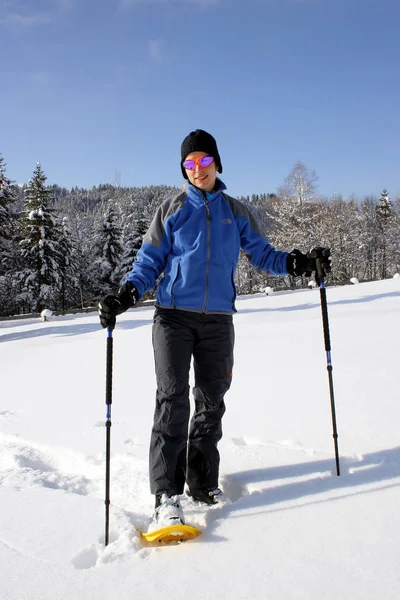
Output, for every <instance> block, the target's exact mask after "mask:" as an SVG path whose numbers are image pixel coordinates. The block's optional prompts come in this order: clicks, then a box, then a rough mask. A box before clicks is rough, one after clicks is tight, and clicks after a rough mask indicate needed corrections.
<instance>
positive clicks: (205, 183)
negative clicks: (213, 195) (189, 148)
mask: <svg viewBox="0 0 400 600" xmlns="http://www.w3.org/2000/svg"><path fill="white" fill-rule="evenodd" d="M200 156H209V155H208V154H207V153H206V152H191V153H190V154H188V155H187V156H186V157H185V160H190V159H194V158H199V157H200ZM185 171H186V175H187V176H188V179H189V181H190V183H192V184H193V185H195V186H196V187H198V188H200V189H201V190H204V191H205V192H212V190H213V189H214V186H215V180H216V178H217V167H216V164H215V160H214V162H212V163H211V165H210V166H208V167H202V166H201V165H199V164H198V163H197V164H195V167H194V169H193V170H192V171H190V170H189V169H185Z"/></svg>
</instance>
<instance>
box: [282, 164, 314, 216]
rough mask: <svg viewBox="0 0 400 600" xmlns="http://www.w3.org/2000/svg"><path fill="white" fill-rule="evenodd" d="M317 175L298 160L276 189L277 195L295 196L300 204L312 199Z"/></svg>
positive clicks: (283, 196)
mask: <svg viewBox="0 0 400 600" xmlns="http://www.w3.org/2000/svg"><path fill="white" fill-rule="evenodd" d="M317 181H318V176H317V174H316V172H315V171H314V170H310V169H308V168H307V167H306V166H305V164H304V163H302V162H301V161H300V160H299V161H297V163H296V164H295V165H294V167H293V169H292V170H291V171H290V173H289V175H288V176H287V177H286V178H285V181H284V184H283V185H282V186H281V187H280V188H279V189H278V196H280V197H282V198H295V199H296V201H297V203H298V204H299V205H300V206H302V205H303V204H304V203H305V202H307V201H309V200H313V198H314V196H315V191H316V188H317V185H316V184H317Z"/></svg>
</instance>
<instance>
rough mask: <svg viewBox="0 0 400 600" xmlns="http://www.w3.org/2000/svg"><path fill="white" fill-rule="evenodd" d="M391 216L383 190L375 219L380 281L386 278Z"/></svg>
mask: <svg viewBox="0 0 400 600" xmlns="http://www.w3.org/2000/svg"><path fill="white" fill-rule="evenodd" d="M391 216H392V204H391V202H390V198H389V194H388V192H387V190H386V189H385V188H384V189H383V190H382V192H381V197H380V199H379V202H378V204H377V206H376V217H377V222H378V232H379V233H378V235H379V250H380V252H379V257H378V261H379V274H380V277H381V279H385V277H387V262H388V261H387V248H388V228H389V221H390V217H391Z"/></svg>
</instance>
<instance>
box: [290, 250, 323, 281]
mask: <svg viewBox="0 0 400 600" xmlns="http://www.w3.org/2000/svg"><path fill="white" fill-rule="evenodd" d="M315 268H316V267H315V259H313V258H311V257H309V256H308V254H303V253H302V252H300V250H297V248H295V249H294V250H292V251H291V252H290V253H289V255H288V257H287V262H286V269H287V272H288V273H289V275H293V276H294V277H298V276H299V275H305V276H306V277H310V275H311V273H312V272H313V271H314V270H315Z"/></svg>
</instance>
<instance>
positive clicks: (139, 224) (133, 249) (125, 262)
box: [116, 212, 149, 283]
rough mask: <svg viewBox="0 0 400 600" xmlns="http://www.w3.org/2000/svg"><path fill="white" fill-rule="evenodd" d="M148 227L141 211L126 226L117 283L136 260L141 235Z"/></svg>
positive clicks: (140, 244) (120, 281)
mask: <svg viewBox="0 0 400 600" xmlns="http://www.w3.org/2000/svg"><path fill="white" fill-rule="evenodd" d="M148 228H149V222H148V220H147V219H146V218H145V216H144V214H143V213H142V212H141V213H138V214H137V215H136V216H135V217H134V218H133V220H131V223H130V224H129V225H128V226H127V227H126V229H125V237H124V240H123V248H124V249H123V252H122V256H121V262H120V264H119V267H118V269H117V274H116V278H117V279H118V283H122V281H123V280H124V278H125V277H126V275H127V274H128V273H129V272H130V271H131V269H132V265H133V263H134V262H135V260H136V257H137V253H138V251H139V250H140V248H141V246H142V242H143V237H144V235H145V233H146V231H147V229H148Z"/></svg>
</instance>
